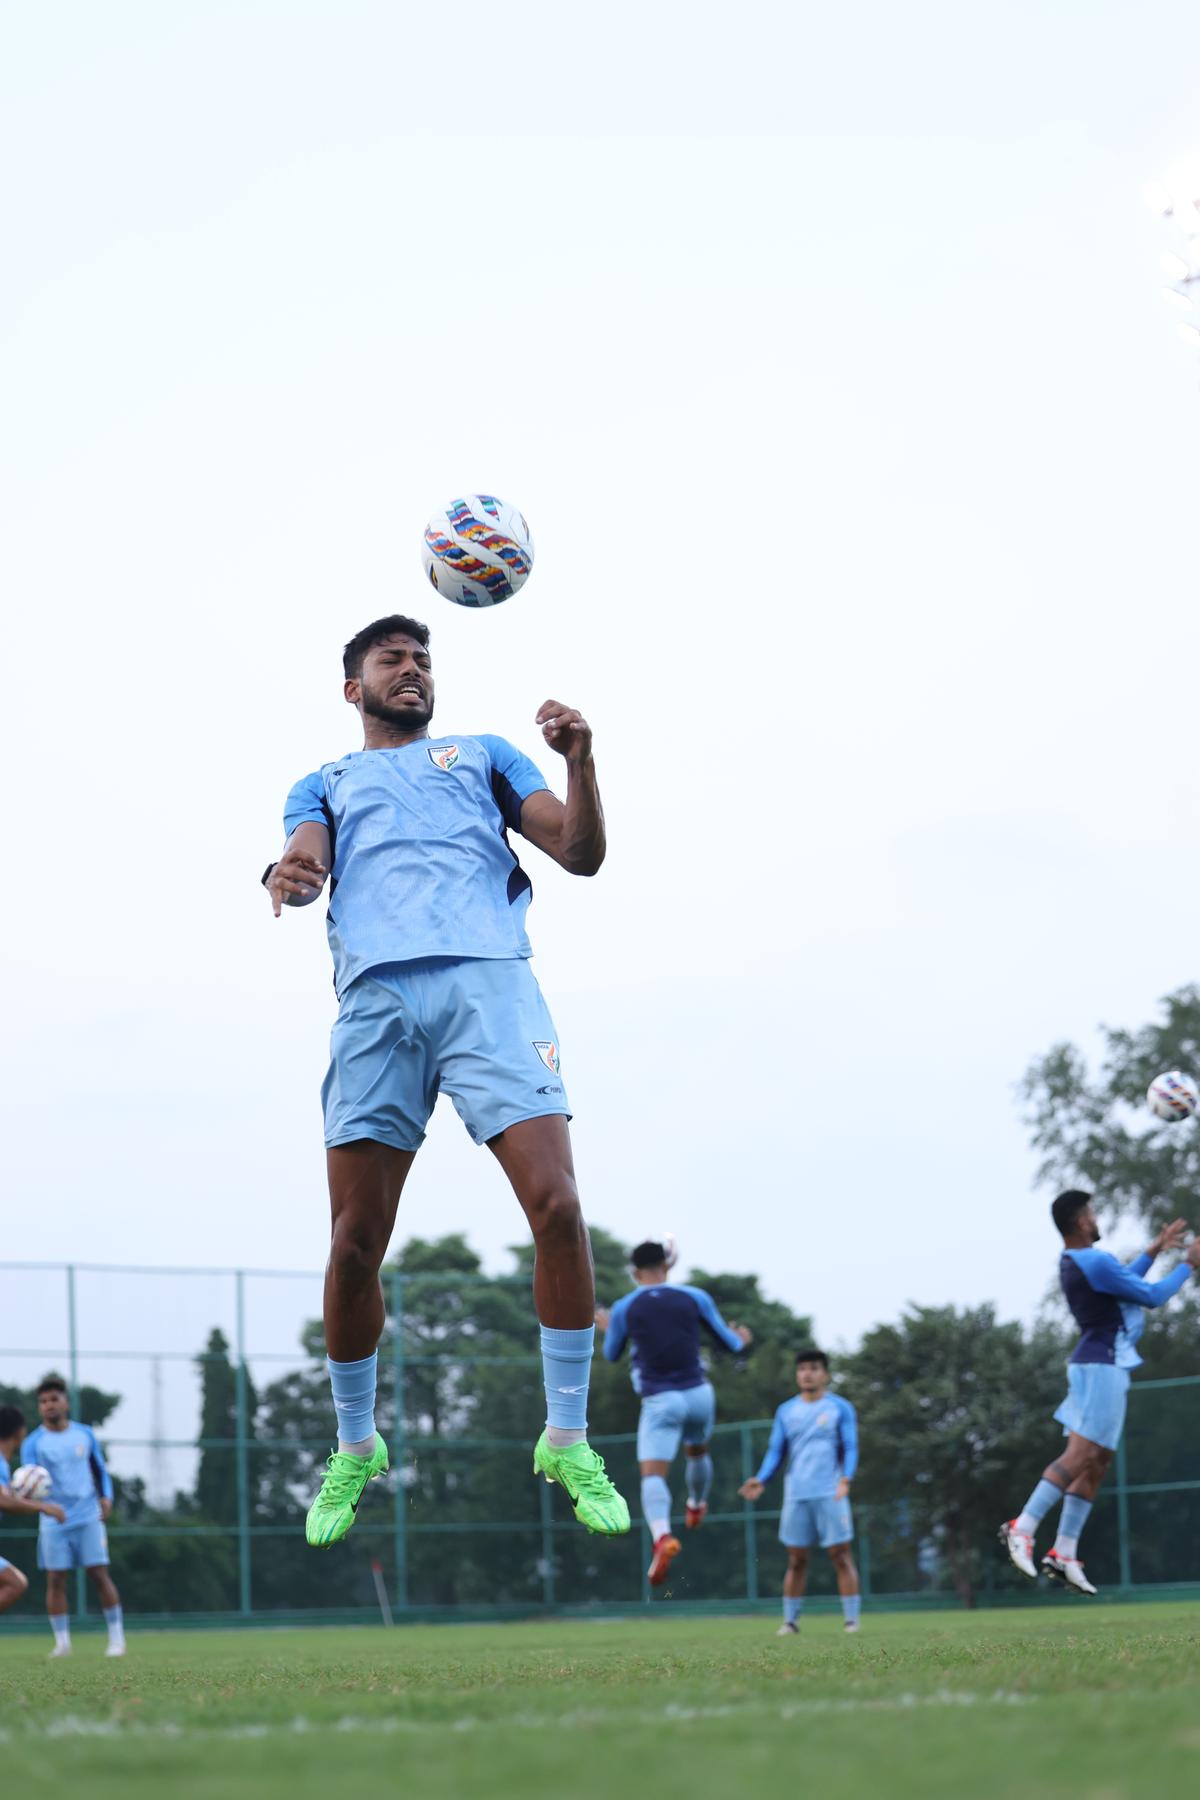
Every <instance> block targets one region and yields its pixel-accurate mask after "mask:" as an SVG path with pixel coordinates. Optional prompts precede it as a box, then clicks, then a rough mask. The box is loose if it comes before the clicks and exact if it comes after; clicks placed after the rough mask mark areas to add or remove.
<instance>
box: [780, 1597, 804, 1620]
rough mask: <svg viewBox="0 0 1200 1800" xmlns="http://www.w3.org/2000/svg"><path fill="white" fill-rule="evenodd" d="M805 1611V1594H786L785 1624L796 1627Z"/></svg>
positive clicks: (784, 1603)
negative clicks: (797, 1621)
mask: <svg viewBox="0 0 1200 1800" xmlns="http://www.w3.org/2000/svg"><path fill="white" fill-rule="evenodd" d="M803 1611H804V1595H803V1594H785V1595H784V1596H783V1622H784V1624H785V1625H794V1624H795V1623H796V1620H797V1619H798V1618H799V1617H800V1614H801V1613H802V1612H803Z"/></svg>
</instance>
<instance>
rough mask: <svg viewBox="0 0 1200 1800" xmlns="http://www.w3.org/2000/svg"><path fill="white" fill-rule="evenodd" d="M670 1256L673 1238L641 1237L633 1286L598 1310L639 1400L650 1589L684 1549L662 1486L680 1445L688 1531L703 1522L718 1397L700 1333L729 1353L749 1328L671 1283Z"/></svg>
mask: <svg viewBox="0 0 1200 1800" xmlns="http://www.w3.org/2000/svg"><path fill="white" fill-rule="evenodd" d="M674 1261H675V1242H674V1239H673V1238H668V1239H666V1240H665V1241H663V1240H660V1239H658V1238H647V1239H646V1241H645V1242H644V1243H641V1244H638V1245H637V1247H636V1248H635V1249H634V1251H633V1252H632V1254H631V1257H630V1271H631V1273H632V1275H633V1283H634V1285H633V1288H632V1290H631V1291H630V1292H629V1293H628V1294H623V1295H622V1296H621V1298H620V1299H619V1300H618V1301H617V1302H616V1304H615V1305H614V1306H613V1307H612V1309H611V1310H606V1309H605V1308H603V1307H600V1308H598V1309H597V1312H596V1323H597V1324H598V1325H599V1326H600V1327H601V1329H602V1330H603V1332H604V1354H605V1356H606V1357H607V1359H608V1361H609V1362H616V1361H617V1360H618V1359H619V1357H620V1356H621V1353H622V1351H623V1350H624V1349H625V1346H626V1344H628V1345H629V1346H630V1356H629V1360H630V1364H631V1369H630V1374H631V1377H632V1380H633V1386H634V1390H635V1392H637V1393H638V1394H640V1395H641V1398H642V1406H641V1415H640V1417H639V1419H638V1441H637V1453H638V1467H639V1469H640V1470H641V1476H642V1512H643V1514H644V1515H645V1519H646V1524H647V1525H648V1527H649V1529H650V1542H651V1544H652V1546H653V1550H652V1553H651V1557H650V1567H649V1570H648V1571H647V1579H648V1580H649V1582H650V1585H651V1587H661V1586H662V1584H663V1582H664V1581H665V1580H666V1578H667V1572H668V1570H669V1569H670V1567H671V1564H672V1562H673V1561H674V1559H675V1558H676V1557H677V1556H678V1555H679V1552H680V1549H681V1548H682V1546H681V1545H680V1542H679V1539H678V1538H677V1537H676V1536H675V1535H674V1533H673V1532H672V1530H671V1490H670V1488H669V1487H668V1486H667V1475H668V1472H669V1470H670V1467H671V1464H672V1463H673V1462H674V1460H675V1458H676V1456H677V1455H678V1454H679V1446H680V1443H681V1442H682V1444H683V1449H684V1455H685V1457H686V1459H687V1510H686V1513H685V1518H686V1521H687V1525H688V1528H689V1529H690V1530H694V1529H695V1528H696V1527H697V1526H698V1525H700V1524H702V1523H703V1520H704V1515H705V1513H706V1512H707V1511H708V1493H709V1489H710V1487H711V1486H712V1478H713V1465H712V1457H711V1456H710V1455H709V1449H708V1445H709V1439H710V1438H711V1437H712V1430H713V1425H714V1423H715V1422H716V1408H717V1402H716V1395H715V1394H714V1392H713V1386H712V1383H711V1381H709V1379H708V1377H707V1375H706V1374H705V1372H704V1364H703V1363H702V1362H701V1360H700V1333H701V1330H702V1329H703V1330H704V1331H705V1332H706V1333H707V1334H708V1338H709V1341H710V1342H712V1343H715V1344H719V1345H721V1346H722V1347H723V1348H724V1349H726V1350H731V1351H732V1352H733V1353H734V1354H735V1355H736V1354H738V1353H739V1352H741V1351H743V1350H745V1349H746V1347H747V1346H748V1344H749V1343H750V1337H751V1333H750V1330H749V1327H748V1326H745V1325H727V1324H726V1323H725V1321H724V1319H723V1318H722V1317H721V1315H720V1313H719V1311H718V1310H717V1306H716V1302H715V1301H714V1300H713V1297H712V1295H711V1294H706V1293H705V1291H704V1289H703V1288H698V1287H688V1286H686V1285H685V1284H682V1283H681V1284H680V1285H679V1286H671V1285H669V1284H668V1280H667V1277H668V1275H669V1273H670V1270H671V1267H672V1264H673V1263H674Z"/></svg>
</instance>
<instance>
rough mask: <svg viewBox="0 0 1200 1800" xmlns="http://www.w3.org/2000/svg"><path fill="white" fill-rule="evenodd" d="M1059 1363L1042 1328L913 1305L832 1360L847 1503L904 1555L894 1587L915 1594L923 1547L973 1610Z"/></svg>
mask: <svg viewBox="0 0 1200 1800" xmlns="http://www.w3.org/2000/svg"><path fill="white" fill-rule="evenodd" d="M1063 1354H1064V1346H1063V1342H1062V1339H1061V1336H1060V1335H1059V1334H1058V1333H1057V1331H1056V1330H1055V1328H1054V1327H1052V1326H1041V1327H1039V1328H1038V1329H1037V1330H1036V1331H1034V1332H1033V1333H1032V1334H1029V1335H1026V1333H1025V1332H1024V1331H1022V1329H1021V1326H1020V1325H1018V1324H1015V1323H1009V1324H1001V1323H999V1322H998V1321H997V1319H996V1315H995V1311H994V1309H993V1308H992V1307H991V1306H979V1307H968V1308H965V1309H964V1310H963V1311H961V1312H960V1311H959V1310H957V1309H956V1308H955V1307H953V1306H917V1307H911V1308H909V1310H908V1311H907V1312H906V1313H905V1314H904V1315H903V1316H902V1317H901V1319H900V1321H899V1322H898V1323H897V1324H895V1325H877V1326H875V1327H874V1328H873V1330H871V1331H868V1332H867V1334H866V1336H865V1337H864V1338H863V1341H862V1344H861V1345H860V1347H859V1348H858V1349H857V1350H856V1351H854V1352H853V1353H852V1354H851V1355H849V1356H845V1357H842V1358H841V1359H839V1364H838V1369H839V1375H840V1377H841V1380H842V1382H843V1383H844V1389H845V1392H846V1394H847V1396H848V1397H849V1398H850V1399H852V1400H853V1402H854V1404H855V1406H856V1407H857V1409H858V1414H859V1425H860V1431H861V1438H862V1462H861V1468H860V1472H859V1476H858V1478H857V1480H856V1481H855V1484H854V1492H855V1498H856V1499H862V1500H864V1501H867V1502H873V1503H875V1506H876V1508H877V1509H878V1523H877V1524H873V1526H872V1538H873V1540H874V1539H875V1538H876V1536H877V1535H878V1536H879V1537H880V1539H881V1540H886V1537H887V1535H888V1532H887V1531H884V1530H882V1529H880V1527H881V1526H882V1525H883V1524H884V1521H885V1519H890V1526H889V1527H888V1530H889V1531H890V1532H891V1533H892V1534H893V1535H895V1534H898V1535H899V1536H901V1537H903V1538H904V1539H905V1540H907V1542H908V1544H909V1546H910V1557H909V1560H910V1563H911V1568H910V1570H909V1571H908V1573H907V1574H906V1576H905V1578H904V1580H903V1581H902V1582H901V1583H899V1584H898V1585H903V1586H906V1587H917V1586H920V1585H921V1580H920V1577H919V1574H918V1558H919V1553H920V1550H921V1547H922V1546H925V1547H927V1548H928V1547H934V1548H936V1550H937V1552H938V1554H939V1556H940V1558H941V1559H942V1560H943V1561H944V1562H945V1564H946V1566H947V1568H948V1570H949V1573H950V1575H951V1578H952V1580H953V1583H954V1586H955V1589H956V1590H957V1592H958V1594H959V1596H960V1597H961V1599H962V1600H963V1601H964V1602H965V1604H966V1605H968V1606H972V1605H974V1603H975V1599H976V1594H977V1590H978V1587H979V1583H980V1581H981V1579H982V1578H983V1576H984V1574H985V1571H986V1570H987V1569H988V1567H989V1564H988V1562H985V1558H989V1559H991V1567H992V1568H993V1569H994V1567H995V1550H994V1540H995V1534H996V1527H997V1525H998V1523H999V1521H1000V1520H1001V1519H1004V1518H1009V1517H1011V1515H1012V1511H1013V1507H1014V1505H1016V1504H1018V1503H1019V1500H1020V1499H1021V1498H1022V1497H1023V1495H1024V1493H1025V1492H1026V1491H1027V1490H1028V1488H1029V1487H1030V1486H1031V1485H1032V1478H1033V1476H1035V1475H1036V1474H1037V1470H1038V1466H1039V1458H1040V1460H1041V1461H1042V1462H1044V1461H1047V1460H1048V1459H1049V1455H1050V1454H1051V1451H1052V1448H1053V1445H1054V1442H1055V1435H1054V1434H1055V1433H1056V1431H1057V1427H1055V1426H1054V1425H1053V1424H1052V1423H1050V1422H1049V1421H1050V1416H1051V1414H1052V1413H1053V1411H1054V1408H1055V1406H1056V1405H1057V1404H1058V1402H1059V1401H1060V1400H1061V1398H1062V1393H1063V1375H1062V1365H1063ZM1014 1496H1015V1498H1014ZM873 1560H874V1553H873Z"/></svg>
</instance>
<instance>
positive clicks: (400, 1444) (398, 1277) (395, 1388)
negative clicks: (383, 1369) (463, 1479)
mask: <svg viewBox="0 0 1200 1800" xmlns="http://www.w3.org/2000/svg"><path fill="white" fill-rule="evenodd" d="M388 1286H389V1289H390V1294H389V1298H390V1300H391V1308H392V1407H393V1417H392V1451H391V1456H392V1467H393V1468H394V1470H395V1483H396V1485H395V1488H394V1489H393V1492H392V1556H393V1560H394V1562H395V1565H396V1567H395V1576H394V1587H395V1595H396V1610H397V1612H401V1611H403V1610H404V1608H405V1607H406V1606H407V1605H408V1517H407V1508H408V1489H407V1487H406V1486H405V1485H404V1477H405V1475H406V1473H407V1471H406V1469H405V1467H404V1456H405V1449H404V1438H405V1432H404V1276H403V1275H402V1274H401V1273H400V1271H399V1269H393V1270H392V1278H391V1281H390V1282H389V1283H388Z"/></svg>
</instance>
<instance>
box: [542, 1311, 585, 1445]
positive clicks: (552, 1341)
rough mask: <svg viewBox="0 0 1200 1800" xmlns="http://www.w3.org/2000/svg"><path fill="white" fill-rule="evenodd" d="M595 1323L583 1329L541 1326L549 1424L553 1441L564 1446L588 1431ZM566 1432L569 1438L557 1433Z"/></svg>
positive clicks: (551, 1440)
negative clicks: (560, 1328)
mask: <svg viewBox="0 0 1200 1800" xmlns="http://www.w3.org/2000/svg"><path fill="white" fill-rule="evenodd" d="M595 1342H596V1327H595V1326H594V1325H588V1326H585V1328H584V1329H583V1330H582V1331H557V1330H555V1328H554V1327H553V1326H552V1325H543V1326H542V1380H543V1381H544V1383H545V1386H546V1424H547V1425H548V1426H549V1427H550V1428H551V1435H550V1442H551V1443H552V1444H556V1445H559V1446H561V1445H562V1444H564V1443H567V1444H569V1443H572V1442H574V1443H578V1442H579V1440H580V1439H581V1438H583V1437H585V1436H586V1434H587V1403H588V1381H589V1380H590V1378H591V1373H592V1350H593V1348H594V1346H595ZM564 1431H565V1432H567V1433H568V1434H569V1435H568V1436H567V1437H566V1438H563V1437H561V1436H556V1435H555V1434H556V1433H559V1432H564Z"/></svg>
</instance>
